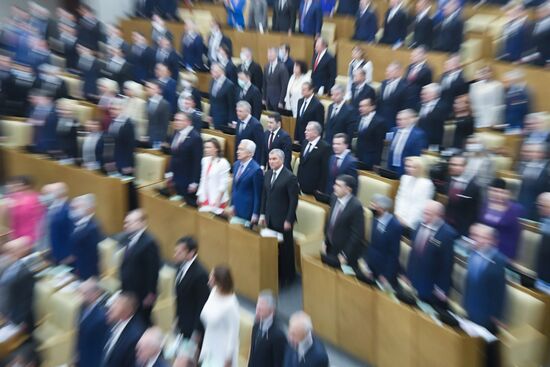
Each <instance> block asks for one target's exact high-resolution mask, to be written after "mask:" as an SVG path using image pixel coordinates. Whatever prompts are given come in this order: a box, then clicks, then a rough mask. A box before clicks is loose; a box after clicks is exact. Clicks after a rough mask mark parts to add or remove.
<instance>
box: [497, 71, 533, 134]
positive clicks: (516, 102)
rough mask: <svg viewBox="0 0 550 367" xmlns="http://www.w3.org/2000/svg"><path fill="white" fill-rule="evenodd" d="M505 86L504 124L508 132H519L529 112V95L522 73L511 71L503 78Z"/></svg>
mask: <svg viewBox="0 0 550 367" xmlns="http://www.w3.org/2000/svg"><path fill="white" fill-rule="evenodd" d="M504 83H505V86H506V95H505V97H504V98H505V104H506V105H505V107H504V122H505V123H506V124H507V125H508V126H507V128H506V129H507V130H509V131H521V130H522V129H523V120H524V119H525V116H527V114H529V112H530V110H531V108H530V107H531V106H530V105H531V93H530V92H529V89H528V88H527V84H526V83H525V79H524V75H523V72H522V71H520V70H512V71H510V72H508V73H506V75H505V76H504Z"/></svg>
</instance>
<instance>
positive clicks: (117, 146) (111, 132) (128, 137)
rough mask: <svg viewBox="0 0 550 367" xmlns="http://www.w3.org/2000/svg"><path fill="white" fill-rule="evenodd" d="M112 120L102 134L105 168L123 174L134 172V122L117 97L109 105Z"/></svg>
mask: <svg viewBox="0 0 550 367" xmlns="http://www.w3.org/2000/svg"><path fill="white" fill-rule="evenodd" d="M110 113H111V116H112V117H113V122H112V123H111V125H110V126H109V129H108V130H107V133H106V134H105V135H104V149H103V151H104V158H105V159H104V161H105V170H106V171H108V172H113V171H118V172H120V173H121V174H124V175H131V174H132V173H133V172H134V150H135V147H136V137H135V130H134V123H133V122H132V121H131V120H130V119H129V118H128V117H126V116H124V113H123V101H122V100H121V99H117V100H115V101H113V103H112V104H111V107H110Z"/></svg>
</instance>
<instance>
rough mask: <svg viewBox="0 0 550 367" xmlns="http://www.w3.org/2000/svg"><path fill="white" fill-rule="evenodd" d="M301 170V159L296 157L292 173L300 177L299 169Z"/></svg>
mask: <svg viewBox="0 0 550 367" xmlns="http://www.w3.org/2000/svg"><path fill="white" fill-rule="evenodd" d="M299 168H300V157H296V159H295V160H294V166H293V167H292V173H294V175H296V176H298V169H299Z"/></svg>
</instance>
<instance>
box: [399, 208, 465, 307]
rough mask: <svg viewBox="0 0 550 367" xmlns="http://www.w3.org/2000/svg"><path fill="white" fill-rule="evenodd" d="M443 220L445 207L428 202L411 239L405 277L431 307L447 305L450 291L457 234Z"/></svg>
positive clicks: (419, 296)
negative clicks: (433, 305) (420, 221)
mask: <svg viewBox="0 0 550 367" xmlns="http://www.w3.org/2000/svg"><path fill="white" fill-rule="evenodd" d="M444 217H445V207H444V206H443V204H441V203H439V202H437V201H434V200H431V201H429V202H427V203H426V206H425V208H424V212H423V217H422V223H421V224H420V226H419V227H418V229H417V230H416V231H415V232H414V234H413V235H412V237H411V238H412V249H411V252H410V254H409V261H408V264H407V275H406V278H405V279H406V280H407V282H408V283H409V284H410V285H411V286H412V287H413V288H414V289H416V291H417V294H418V298H420V299H421V300H423V301H424V302H429V303H432V304H445V303H446V302H447V295H448V293H449V289H450V288H451V273H452V270H453V261H454V250H453V246H454V241H455V240H456V239H457V237H458V234H457V233H456V231H455V230H454V229H453V228H452V227H451V226H449V225H448V224H447V223H445V221H444V220H443V218H444Z"/></svg>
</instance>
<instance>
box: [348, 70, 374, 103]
mask: <svg viewBox="0 0 550 367" xmlns="http://www.w3.org/2000/svg"><path fill="white" fill-rule="evenodd" d="M364 99H370V100H371V101H372V103H376V92H375V91H374V89H373V88H372V87H371V86H370V85H369V84H368V83H367V73H366V71H365V69H363V68H359V69H356V70H355V71H354V72H353V83H352V84H351V97H350V100H349V102H350V104H351V105H352V106H353V109H354V111H355V113H357V114H358V113H359V103H360V102H361V101H362V100H364Z"/></svg>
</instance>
